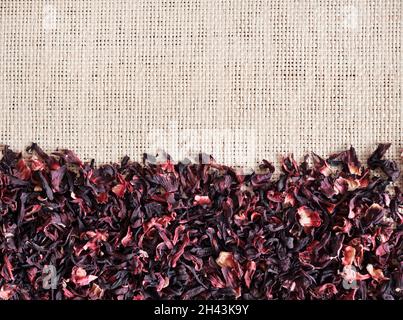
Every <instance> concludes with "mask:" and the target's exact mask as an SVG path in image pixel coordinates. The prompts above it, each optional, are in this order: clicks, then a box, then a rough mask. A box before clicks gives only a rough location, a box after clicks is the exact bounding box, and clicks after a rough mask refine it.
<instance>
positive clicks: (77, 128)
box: [0, 0, 402, 166]
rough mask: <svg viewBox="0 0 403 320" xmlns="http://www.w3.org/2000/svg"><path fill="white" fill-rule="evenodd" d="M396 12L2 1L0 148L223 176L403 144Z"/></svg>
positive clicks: (217, 0) (330, 5)
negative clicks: (205, 168) (227, 167)
mask: <svg viewBox="0 0 403 320" xmlns="http://www.w3.org/2000/svg"><path fill="white" fill-rule="evenodd" d="M401 3H402V2H401V1H400V0H379V1H376V0H372V1H365V0H357V1H335V0H317V1H297V0H292V1H283V0H272V1H264V0H250V1H241V0H232V1H231V0H225V1H224V0H184V1H175V0H169V1H168V0H167V1H143V0H126V1H112V0H105V1H104V0H99V1H97V0H93V1H86V0H64V1H63V0H60V1H50V0H49V1H38V0H36V1H28V0H24V1H23V0H3V1H0V79H1V80H0V83H1V84H0V106H1V113H0V143H3V144H8V145H10V146H11V147H13V148H17V149H20V150H21V149H22V148H24V147H25V146H26V145H28V144H29V142H31V141H36V142H38V143H39V144H40V145H41V146H42V147H43V148H44V149H46V150H48V151H50V150H54V149H55V148H58V147H64V148H72V149H74V150H76V152H77V153H78V154H79V155H80V156H82V157H83V158H85V159H90V158H96V159H97V162H98V163H99V162H108V161H112V160H119V159H120V158H121V157H122V156H123V155H125V154H129V155H130V156H132V157H133V158H135V159H140V158H141V155H142V153H143V152H150V153H153V152H155V151H156V150H157V149H159V148H160V149H165V150H168V151H169V152H171V153H172V154H173V155H174V157H176V158H178V157H182V156H186V155H189V156H191V155H194V154H195V153H196V152H198V151H204V152H208V153H213V154H214V155H215V157H216V159H217V160H219V161H224V162H226V163H228V164H233V165H242V166H254V165H255V163H256V161H258V160H259V159H262V158H266V159H268V160H271V161H277V160H278V157H279V155H281V154H284V153H288V152H293V153H294V154H295V155H296V156H297V157H300V156H302V155H303V154H304V153H306V152H308V151H311V150H312V151H316V152H317V153H319V154H321V155H327V154H329V153H330V152H332V151H338V150H341V149H344V148H346V147H348V146H350V144H352V145H354V146H355V147H356V148H357V150H358V152H359V154H360V157H361V158H362V159H363V158H364V157H365V156H367V155H368V153H369V152H370V151H371V150H372V149H374V148H375V146H376V143H378V142H387V141H389V142H392V143H393V146H392V148H391V150H390V151H389V152H388V156H390V157H391V158H393V159H395V160H397V159H398V158H399V153H400V148H401V142H402V140H401V138H402V107H401V88H400V84H401V83H400V77H401V70H400V59H401Z"/></svg>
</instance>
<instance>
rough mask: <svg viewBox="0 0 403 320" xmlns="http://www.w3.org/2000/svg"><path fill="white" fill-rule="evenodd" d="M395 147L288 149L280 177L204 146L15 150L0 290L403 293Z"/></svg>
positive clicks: (7, 168)
mask: <svg viewBox="0 0 403 320" xmlns="http://www.w3.org/2000/svg"><path fill="white" fill-rule="evenodd" d="M388 148H389V144H382V145H380V146H378V148H377V150H375V152H374V153H373V154H372V155H371V157H370V158H369V159H368V161H367V163H368V166H369V168H365V166H364V165H361V163H360V162H359V160H358V157H357V154H356V152H355V150H354V148H350V149H349V150H346V151H343V152H340V153H338V154H335V155H332V156H330V157H328V158H322V157H320V156H319V155H316V154H314V153H313V154H312V157H311V158H310V157H308V156H307V157H305V158H303V160H302V161H301V162H297V161H296V160H295V159H294V158H293V156H289V157H285V158H283V159H282V160H281V172H280V174H279V175H278V176H274V175H273V173H274V166H273V165H272V164H271V163H269V162H268V161H266V160H263V161H262V164H261V165H260V166H259V170H258V171H257V172H252V173H248V174H246V173H245V174H241V172H240V170H237V169H236V168H231V167H229V166H225V165H222V164H219V163H217V162H216V161H215V160H214V159H213V158H212V157H211V156H206V155H201V156H200V157H199V159H200V160H203V161H199V162H196V163H191V162H189V161H186V162H178V163H174V162H173V161H172V159H171V158H170V157H169V156H167V157H166V159H167V160H165V159H164V161H163V162H161V163H156V162H155V161H154V162H152V161H148V162H147V161H144V162H142V163H139V162H136V161H131V160H130V159H129V158H128V157H124V158H123V159H122V161H121V162H119V163H112V164H105V165H101V166H95V165H94V162H93V161H91V162H83V161H81V160H80V159H79V157H78V156H77V155H76V154H74V153H73V152H72V151H69V150H59V151H57V152H55V153H52V154H47V153H45V152H44V151H43V150H42V149H41V148H39V146H38V145H36V144H33V145H32V146H31V147H29V148H28V151H29V153H28V154H27V155H23V154H22V153H18V152H13V151H12V150H11V149H9V148H7V147H6V148H5V149H4V151H3V153H4V156H3V158H2V159H0V300H10V299H44V300H47V299H52V298H54V299H74V300H75V299H91V300H96V299H115V300H122V299H127V300H143V299H299V300H301V299H310V300H318V299H346V300H351V299H371V300H375V299H396V300H399V299H400V300H401V299H402V297H403V296H402V292H403V288H402V284H403V272H402V266H401V263H400V261H401V257H402V247H403V231H402V222H403V218H402V217H403V196H402V192H401V189H400V188H399V187H398V186H397V185H395V186H393V185H392V181H396V179H397V177H398V174H399V170H398V168H397V164H396V163H395V162H393V161H390V160H388V159H384V158H383V157H384V155H385V152H386V150H387V149H388ZM308 160H313V161H312V163H311V162H310V161H308ZM378 168H379V169H381V170H383V172H384V173H385V175H381V176H378V175H376V174H374V173H375V172H373V171H372V170H374V169H378ZM49 276H50V277H49ZM47 277H49V279H50V280H49V281H50V282H49V284H50V285H52V288H53V291H50V290H48V289H46V288H45V287H43V284H42V280H43V279H46V278H47ZM52 281H53V282H54V283H53V282H52Z"/></svg>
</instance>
